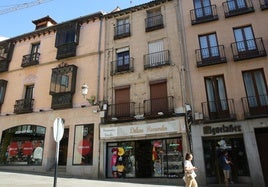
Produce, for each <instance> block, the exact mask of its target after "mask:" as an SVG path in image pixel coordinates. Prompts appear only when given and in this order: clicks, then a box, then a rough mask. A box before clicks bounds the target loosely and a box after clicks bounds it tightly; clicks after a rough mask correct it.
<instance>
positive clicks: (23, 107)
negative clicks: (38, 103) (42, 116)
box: [14, 99, 34, 114]
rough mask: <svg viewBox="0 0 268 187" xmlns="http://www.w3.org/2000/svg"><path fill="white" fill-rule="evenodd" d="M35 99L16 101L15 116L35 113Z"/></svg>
mask: <svg viewBox="0 0 268 187" xmlns="http://www.w3.org/2000/svg"><path fill="white" fill-rule="evenodd" d="M33 104H34V99H20V100H16V103H15V106H14V113H15V114H24V113H31V112H33Z"/></svg>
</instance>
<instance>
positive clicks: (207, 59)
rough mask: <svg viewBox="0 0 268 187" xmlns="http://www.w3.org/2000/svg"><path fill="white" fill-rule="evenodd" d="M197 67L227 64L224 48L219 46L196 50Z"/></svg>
mask: <svg viewBox="0 0 268 187" xmlns="http://www.w3.org/2000/svg"><path fill="white" fill-rule="evenodd" d="M195 54H196V61H197V67H202V66H208V65H214V64H221V63H226V62H227V59H226V56H225V51H224V46H223V45H218V46H214V47H208V48H202V49H196V50H195Z"/></svg>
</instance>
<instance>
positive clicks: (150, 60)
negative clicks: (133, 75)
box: [144, 50, 170, 69]
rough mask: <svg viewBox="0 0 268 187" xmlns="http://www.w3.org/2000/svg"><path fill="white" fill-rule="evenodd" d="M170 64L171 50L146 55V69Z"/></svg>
mask: <svg viewBox="0 0 268 187" xmlns="http://www.w3.org/2000/svg"><path fill="white" fill-rule="evenodd" d="M164 65H170V57H169V51H168V50H166V51H160V52H156V53H150V54H146V55H144V69H148V68H154V67H159V66H164Z"/></svg>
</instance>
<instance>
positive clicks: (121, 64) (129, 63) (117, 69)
mask: <svg viewBox="0 0 268 187" xmlns="http://www.w3.org/2000/svg"><path fill="white" fill-rule="evenodd" d="M111 67H112V68H111V75H115V74H119V73H126V72H133V71H134V58H132V57H131V58H127V59H124V60H123V61H122V60H115V61H112V62H111Z"/></svg>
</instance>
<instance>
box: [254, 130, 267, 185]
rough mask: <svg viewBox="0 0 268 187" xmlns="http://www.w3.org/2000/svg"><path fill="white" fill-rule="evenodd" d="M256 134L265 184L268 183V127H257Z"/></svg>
mask: <svg viewBox="0 0 268 187" xmlns="http://www.w3.org/2000/svg"><path fill="white" fill-rule="evenodd" d="M255 136H256V141H257V145H258V151H259V155H260V162H261V166H262V172H263V177H264V181H265V186H267V185H268V160H267V158H268V152H267V145H266V144H265V143H264V142H267V141H268V128H260V129H255Z"/></svg>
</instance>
